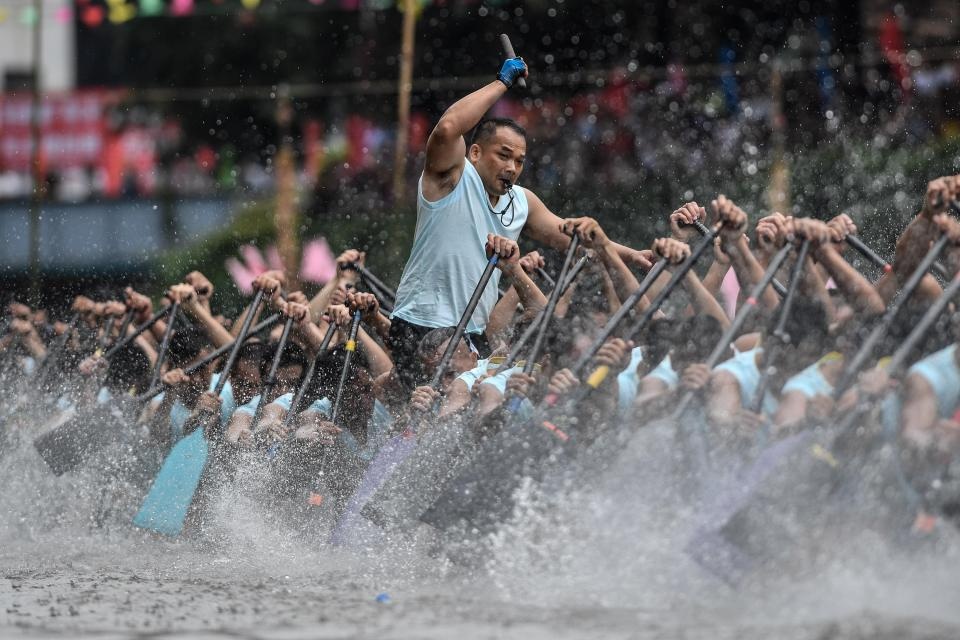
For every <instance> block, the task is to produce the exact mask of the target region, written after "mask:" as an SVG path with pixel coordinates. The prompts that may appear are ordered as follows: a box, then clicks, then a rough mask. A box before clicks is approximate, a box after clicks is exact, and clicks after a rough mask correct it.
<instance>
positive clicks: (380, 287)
mask: <svg viewBox="0 0 960 640" xmlns="http://www.w3.org/2000/svg"><path fill="white" fill-rule="evenodd" d="M347 268H348V269H353V270H354V271H356V272H357V273H359V274H360V277H361V278H363V280H364V281H365V282H366V283H367V285H368V286H370V287H371V288H372V289H376V290H377V291H379V295H377V297H378V298H380V299H381V300H384V299H386V300H387V301H388V302H390V303H391V304H396V303H397V292H396V291H394V290H393V289H391V288H390V287H388V286H387V285H386V284H384V282H383V280H381V279H380V278H378V277H377V276H375V275H373V274H372V273H371V272H370V270H369V269H367V268H366V267H364V266H363V265H361V264H359V263H357V262H351V263H349V264H348V265H347ZM377 291H374V292H373V293H375V294H376V293H377Z"/></svg>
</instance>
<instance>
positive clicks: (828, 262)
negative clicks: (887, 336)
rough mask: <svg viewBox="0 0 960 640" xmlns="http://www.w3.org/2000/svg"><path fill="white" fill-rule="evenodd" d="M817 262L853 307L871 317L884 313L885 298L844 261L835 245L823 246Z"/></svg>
mask: <svg viewBox="0 0 960 640" xmlns="http://www.w3.org/2000/svg"><path fill="white" fill-rule="evenodd" d="M817 260H819V262H820V264H821V265H823V267H824V268H826V270H827V273H829V274H830V277H832V278H833V281H834V282H836V283H837V287H838V288H839V289H840V291H841V292H842V293H843V296H844V298H845V299H846V301H847V302H848V303H850V306H851V307H853V308H854V309H856V310H857V311H860V312H861V313H867V314H871V315H879V314H881V313H883V310H884V303H883V298H881V297H880V294H879V293H878V292H877V290H876V289H874V288H873V285H871V284H870V283H869V282H868V281H867V279H866V278H864V277H863V276H862V275H860V272H859V271H857V270H856V269H854V268H853V267H852V266H851V265H850V263H849V262H847V261H846V260H844V259H843V256H841V255H840V253H839V252H838V251H837V250H836V249H835V248H834V247H833V245H830V244H824V245H822V246H821V247H820V248H819V250H818V252H817Z"/></svg>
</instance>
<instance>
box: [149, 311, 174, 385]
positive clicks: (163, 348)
mask: <svg viewBox="0 0 960 640" xmlns="http://www.w3.org/2000/svg"><path fill="white" fill-rule="evenodd" d="M169 309H170V315H169V317H168V318H167V329H166V331H164V332H163V341H161V342H160V350H159V351H158V352H157V363H156V365H154V367H153V375H152V376H151V377H150V386H151V387H152V386H153V385H155V384H157V382H158V381H159V380H160V371H161V370H162V369H163V361H164V360H165V359H166V357H167V348H169V346H170V338H171V337H172V336H173V325H175V324H176V322H177V311H179V309H180V302H179V301H178V302H174V303H173V304H171V305H170V307H169Z"/></svg>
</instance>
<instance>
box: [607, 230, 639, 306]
mask: <svg viewBox="0 0 960 640" xmlns="http://www.w3.org/2000/svg"><path fill="white" fill-rule="evenodd" d="M618 247H619V245H617V244H616V243H613V242H611V243H610V244H608V245H607V246H606V247H604V248H603V249H601V250H600V251H597V256H598V257H599V258H600V262H601V264H603V268H604V269H605V270H606V272H607V274H608V275H609V276H610V280H611V281H612V282H613V289H614V291H615V292H616V294H617V297H618V298H619V299H620V301H623V300H626V299H627V298H628V297H630V295H631V294H632V293H633V292H634V291H636V290H637V289H639V288H640V282H639V281H637V278H636V277H635V276H634V275H633V272H632V271H630V269H629V268H628V267H627V265H626V263H625V262H624V261H623V258H622V257H621V256H620V252H619V250H618Z"/></svg>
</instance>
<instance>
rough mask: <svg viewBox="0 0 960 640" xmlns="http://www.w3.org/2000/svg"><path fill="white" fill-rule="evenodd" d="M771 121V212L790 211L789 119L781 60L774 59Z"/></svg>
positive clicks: (768, 198) (785, 213)
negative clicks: (787, 146) (787, 144)
mask: <svg viewBox="0 0 960 640" xmlns="http://www.w3.org/2000/svg"><path fill="white" fill-rule="evenodd" d="M770 100H771V110H772V113H771V123H772V129H773V135H772V142H773V162H772V163H771V167H770V186H769V188H768V191H767V200H768V204H769V206H770V212H771V213H772V212H774V211H779V212H780V213H782V214H784V215H786V216H789V215H791V213H790V169H789V167H787V158H786V151H785V147H786V135H787V134H786V128H787V119H786V116H785V115H784V113H783V74H782V72H781V69H780V61H779V60H774V61H773V66H772V68H771V69H770Z"/></svg>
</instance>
